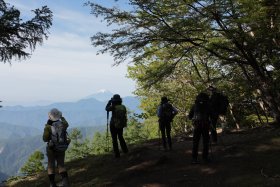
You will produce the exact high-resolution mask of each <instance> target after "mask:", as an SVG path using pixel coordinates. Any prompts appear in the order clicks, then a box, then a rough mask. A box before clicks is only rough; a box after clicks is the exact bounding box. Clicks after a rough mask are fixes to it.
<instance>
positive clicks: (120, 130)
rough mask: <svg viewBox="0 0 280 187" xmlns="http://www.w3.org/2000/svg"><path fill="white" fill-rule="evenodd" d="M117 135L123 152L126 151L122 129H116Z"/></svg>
mask: <svg viewBox="0 0 280 187" xmlns="http://www.w3.org/2000/svg"><path fill="white" fill-rule="evenodd" d="M117 135H118V138H119V141H120V145H121V148H122V151H123V152H124V153H127V152H128V149H127V146H126V143H125V140H124V138H123V129H117Z"/></svg>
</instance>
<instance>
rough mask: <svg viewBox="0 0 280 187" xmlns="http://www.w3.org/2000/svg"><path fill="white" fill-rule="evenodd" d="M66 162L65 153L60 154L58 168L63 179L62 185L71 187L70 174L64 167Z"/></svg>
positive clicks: (57, 156) (57, 157)
mask: <svg viewBox="0 0 280 187" xmlns="http://www.w3.org/2000/svg"><path fill="white" fill-rule="evenodd" d="M64 160H65V152H59V153H57V154H56V161H57V167H58V172H59V174H60V176H61V178H62V184H63V186H64V187H69V186H70V183H69V178H68V173H67V171H66V168H65V166H64Z"/></svg>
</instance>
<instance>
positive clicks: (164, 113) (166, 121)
mask: <svg viewBox="0 0 280 187" xmlns="http://www.w3.org/2000/svg"><path fill="white" fill-rule="evenodd" d="M177 113H178V110H177V109H176V108H175V107H173V106H172V104H170V103H169V99H168V98H167V97H165V96H164V97H162V98H161V103H160V105H159V106H158V109H157V116H158V118H159V120H158V122H159V129H160V132H161V139H162V145H163V148H164V150H167V146H166V137H167V142H168V147H169V150H172V141H171V135H170V133H171V123H172V121H173V118H174V117H175V116H176V114H177Z"/></svg>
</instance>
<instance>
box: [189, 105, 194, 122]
mask: <svg viewBox="0 0 280 187" xmlns="http://www.w3.org/2000/svg"><path fill="white" fill-rule="evenodd" d="M193 115H194V106H192V108H191V110H190V112H189V119H190V120H191V119H192V118H193Z"/></svg>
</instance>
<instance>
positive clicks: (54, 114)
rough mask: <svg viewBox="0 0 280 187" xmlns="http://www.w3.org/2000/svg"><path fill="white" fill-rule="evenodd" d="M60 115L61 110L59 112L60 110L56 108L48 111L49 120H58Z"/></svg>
mask: <svg viewBox="0 0 280 187" xmlns="http://www.w3.org/2000/svg"><path fill="white" fill-rule="evenodd" d="M61 116H62V112H60V111H59V110H58V109H56V108H53V109H51V110H50V112H49V118H50V120H52V121H57V120H59V119H60V118H61Z"/></svg>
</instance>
